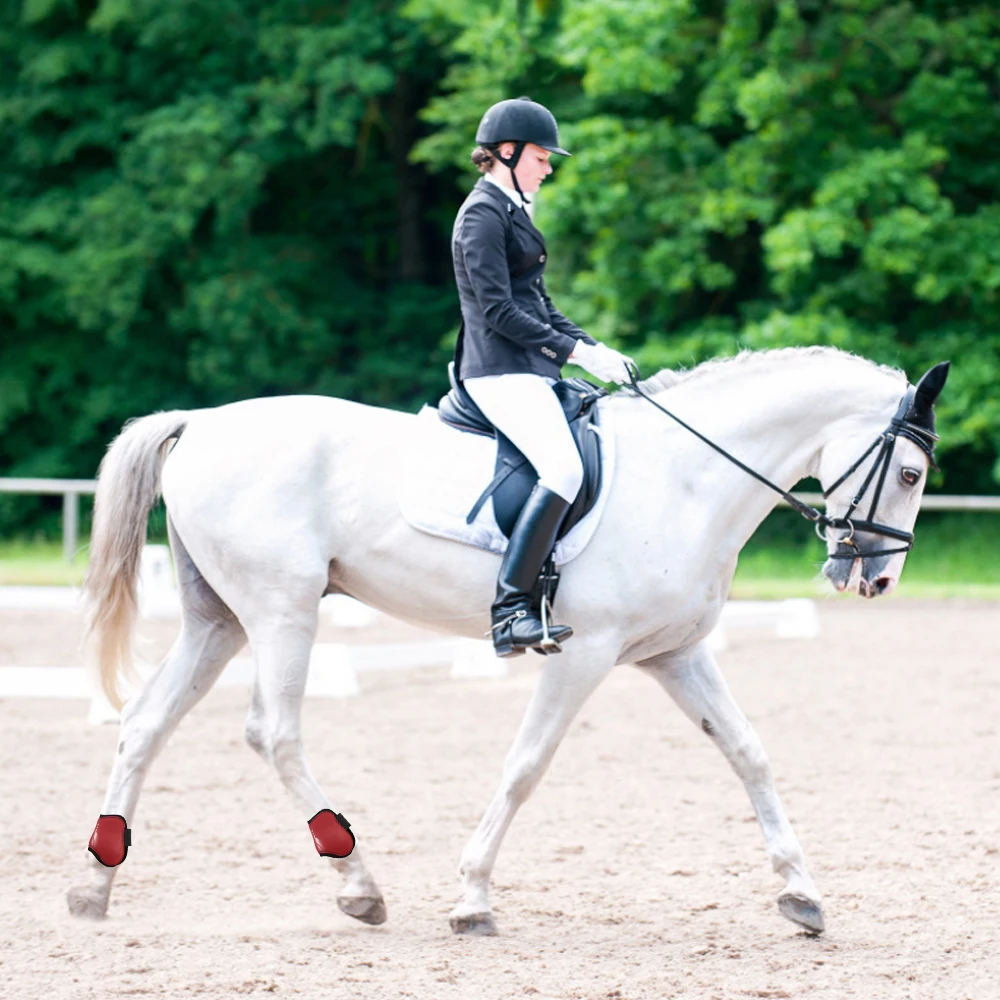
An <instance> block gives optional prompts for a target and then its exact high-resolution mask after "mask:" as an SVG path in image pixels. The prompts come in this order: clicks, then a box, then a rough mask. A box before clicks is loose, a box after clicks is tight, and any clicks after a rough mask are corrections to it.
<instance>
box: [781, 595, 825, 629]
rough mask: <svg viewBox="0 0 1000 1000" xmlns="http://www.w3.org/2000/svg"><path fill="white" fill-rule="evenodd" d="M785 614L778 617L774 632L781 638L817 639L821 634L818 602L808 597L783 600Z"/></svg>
mask: <svg viewBox="0 0 1000 1000" xmlns="http://www.w3.org/2000/svg"><path fill="white" fill-rule="evenodd" d="M781 603H782V606H783V608H784V612H785V613H784V614H783V615H782V616H781V618H779V619H778V624H777V626H776V627H775V630H774V634H775V635H776V636H778V638H779V639H817V638H819V634H820V631H821V629H820V624H819V612H818V611H817V610H816V602H815V601H810V600H809V599H808V598H804V597H803V598H790V599H789V600H787V601H782V602H781Z"/></svg>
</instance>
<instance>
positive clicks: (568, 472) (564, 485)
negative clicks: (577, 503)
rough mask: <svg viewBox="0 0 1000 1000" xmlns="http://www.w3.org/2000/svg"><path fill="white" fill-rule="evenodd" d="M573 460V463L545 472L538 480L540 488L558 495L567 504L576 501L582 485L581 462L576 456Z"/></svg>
mask: <svg viewBox="0 0 1000 1000" xmlns="http://www.w3.org/2000/svg"><path fill="white" fill-rule="evenodd" d="M573 458H574V459H575V461H567V462H565V463H564V464H563V466H562V467H561V468H559V469H552V470H546V471H545V473H544V475H542V476H540V477H539V480H538V483H539V485H540V486H544V487H545V489H547V490H551V491H552V492H553V493H558V494H559V496H561V497H562V498H563V499H564V500H565V501H566V502H567V503H572V502H573V501H574V500H575V499H576V495H577V493H579V492H580V487H581V486H582V485H583V462H582V461H581V460H580V456H579V455H578V454H575V453H574V456H573Z"/></svg>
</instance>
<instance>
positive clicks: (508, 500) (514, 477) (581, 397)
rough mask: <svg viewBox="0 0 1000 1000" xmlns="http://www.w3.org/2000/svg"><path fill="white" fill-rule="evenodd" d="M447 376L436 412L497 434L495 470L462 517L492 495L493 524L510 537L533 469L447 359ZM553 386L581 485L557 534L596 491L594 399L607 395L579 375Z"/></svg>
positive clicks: (581, 513) (464, 426) (473, 430)
mask: <svg viewBox="0 0 1000 1000" xmlns="http://www.w3.org/2000/svg"><path fill="white" fill-rule="evenodd" d="M448 379H449V381H450V382H451V392H449V393H448V394H447V395H446V396H443V397H442V398H441V402H440V403H439V404H438V416H440V418H441V419H442V420H443V421H444V422H445V423H446V424H449V425H450V426H452V427H455V428H457V429H458V430H460V431H466V432H468V433H470V434H482V435H483V436H485V437H493V438H496V441H497V460H496V468H495V473H496V474H495V475H494V476H493V479H492V481H491V482H490V484H489V485H488V486H487V487H486V489H485V490H483V492H482V493H481V494H480V496H479V499H478V500H476V502H475V503H474V504H473V506H472V509H471V510H470V511H469V513H468V515H467V516H466V519H465V520H466V522H467V523H468V524H471V523H472V522H473V521H474V520H475V519H476V515H477V514H478V513H479V511H480V510H481V509H482V507H483V504H485V503H486V501H487V500H489V499H490V497H492V498H493V514H494V517H495V518H496V522H497V525H498V526H499V528H500V530H501V531H502V532H503V533H504V535H506V537H507V538H510V535H511V532H512V531H513V530H514V525H515V524H516V523H517V518H518V515H519V514H520V513H521V509H522V508H523V507H524V503H525V501H526V500H527V499H528V494H530V493H531V491H532V489H533V488H534V485H535V483H537V482H538V473H537V472H536V471H535V467H534V466H533V465H532V464H531V463H530V462H529V461H528V459H527V458H525V456H524V453H523V452H522V451H521V450H520V449H519V448H518V447H517V446H516V445H515V444H514V442H513V441H511V440H510V438H508V437H507V436H506V435H505V434H503V433H502V432H501V431H499V430H498V429H497V428H496V427H495V426H494V425H493V424H492V423H491V422H490V420H489V418H488V417H487V416H486V415H485V414H484V413H483V411H482V410H480V409H479V407H478V406H477V405H476V404H475V402H474V400H473V399H472V397H471V396H470V395H469V394H468V392H466V390H465V388H464V387H463V386H462V384H461V383H460V382H459V381H458V379H457V378H455V363H454V362H451V363H449V365H448ZM552 388H553V391H554V392H555V394H556V396H557V397H558V399H559V402H560V404H561V405H562V408H563V413H564V414H565V415H566V421H567V423H568V424H569V429H570V431H571V432H572V434H573V440H574V441H576V447H577V449H578V450H579V452H580V458H581V459H582V460H583V485H582V486H581V487H580V492H579V493H578V494H577V496H576V499H575V500H574V501H573V503H572V505H571V506H570V508H569V510H568V511H567V512H566V518H565V520H564V521H563V524H562V527H561V528H560V529H559V536H558V537H559V538H562V537H563V536H564V535H566V534H567V532H569V530H570V529H571V528H572V527H573V526H574V525H575V524H576V523H577V522H579V521H580V520H581V519H582V518H583V517H585V516H586V514H587V513H588V512H589V511H590V510H591V508H592V507H593V506H594V504H595V503H596V501H597V498H598V496H599V494H600V492H601V448H600V440H599V435H600V429H599V428H600V413H599V411H598V408H597V406H596V405H595V404H596V403H597V400H599V399H600V398H601V397H602V396H606V395H607V391H606V390H605V389H602V388H600V387H599V386H596V385H594V384H593V383H591V382H588V381H587V380H586V379H582V378H567V379H562V380H561V381H559V382H556V384H555V385H554V386H553V387H552Z"/></svg>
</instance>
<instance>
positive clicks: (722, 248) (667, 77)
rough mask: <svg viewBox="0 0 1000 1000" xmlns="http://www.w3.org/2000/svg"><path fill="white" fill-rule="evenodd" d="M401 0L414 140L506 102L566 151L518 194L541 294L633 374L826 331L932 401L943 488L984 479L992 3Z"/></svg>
mask: <svg viewBox="0 0 1000 1000" xmlns="http://www.w3.org/2000/svg"><path fill="white" fill-rule="evenodd" d="M559 6H560V9H561V16H560V18H559V19H558V20H557V21H556V22H555V23H553V19H552V14H551V9H550V5H540V4H535V5H533V4H518V3H514V2H507V3H495V2H490V0H480V2H478V3H477V2H475V0H462V2H461V3H458V2H452V0H412V2H411V4H410V6H409V8H408V10H409V11H410V12H411V13H412V14H414V15H415V16H417V15H419V16H420V17H424V18H428V19H430V18H437V19H438V20H439V21H444V22H447V23H448V24H450V25H451V26H452V28H453V29H455V30H457V32H458V34H457V35H456V36H455V41H454V43H453V46H452V51H453V52H454V54H455V56H456V57H457V59H456V61H455V62H454V63H453V64H452V65H451V67H450V69H449V74H448V76H447V78H446V81H445V83H446V87H445V92H444V93H443V94H442V95H441V96H439V97H437V98H435V99H434V100H433V101H432V102H431V103H430V105H429V107H428V110H427V112H426V114H427V117H428V119H429V120H430V121H432V122H433V123H434V124H436V125H438V126H440V127H441V130H440V132H438V133H436V134H435V135H433V136H431V137H429V138H427V139H425V140H424V141H423V142H422V143H421V144H419V145H418V148H417V153H416V155H417V156H418V157H421V158H423V159H424V160H426V161H427V162H429V163H431V164H433V165H435V166H438V167H441V168H444V167H446V166H452V165H453V164H455V163H457V162H458V160H459V159H460V158H461V157H460V155H459V148H458V147H459V143H457V142H455V141H454V140H453V139H452V138H451V137H452V136H457V135H464V136H468V135H470V134H471V133H472V130H473V129H474V127H475V119H476V116H477V114H478V113H481V109H482V108H483V107H484V106H485V105H486V104H488V103H489V101H490V100H495V99H497V98H499V97H506V96H512V95H513V94H515V93H518V92H525V93H529V94H531V95H532V96H534V97H536V98H538V99H540V100H544V101H546V102H547V103H549V104H550V106H552V107H553V109H554V110H555V111H556V114H557V117H558V118H559V119H560V123H561V125H562V128H563V131H564V132H565V138H566V142H567V143H568V144H569V148H571V149H572V150H573V151H574V156H573V158H572V159H571V160H568V161H566V162H565V163H564V164H562V165H561V166H560V167H559V168H558V174H557V178H556V180H555V181H554V182H553V183H552V185H551V188H550V189H546V190H545V192H544V193H543V195H542V198H541V199H540V223H541V225H542V227H543V229H544V230H545V231H546V233H547V234H548V235H549V236H550V237H551V238H552V243H553V247H554V249H555V252H554V253H553V281H552V286H553V289H554V290H555V291H556V292H558V293H561V295H560V302H561V303H565V305H566V308H567V311H568V312H569V313H570V314H571V315H572V316H573V317H574V318H575V319H576V321H577V322H579V323H581V324H582V325H584V326H585V327H587V328H589V329H590V330H591V331H592V332H594V333H595V334H596V335H598V336H601V337H603V338H605V339H608V340H612V341H619V342H620V343H621V344H622V345H624V346H625V347H627V348H629V349H630V350H632V351H633V352H636V353H637V356H638V358H639V359H640V360H641V361H642V362H643V364H644V365H645V366H646V367H647V368H650V369H653V368H657V367H659V366H661V365H665V364H674V365H675V364H691V363H694V362H696V361H699V360H701V359H702V358H704V357H707V356H711V355H713V354H718V353H731V352H733V351H735V350H736V349H738V348H739V347H741V346H749V347H756V348H760V347H771V346H783V345H792V344H813V343H826V344H833V345H836V346H838V347H842V348H845V349H849V350H854V351H857V352H858V353H861V354H864V355H866V356H868V357H872V358H874V359H876V360H879V361H881V362H885V363H891V364H897V365H900V366H903V367H905V368H906V369H907V371H908V372H909V373H910V374H911V375H912V376H914V377H915V376H916V375H917V374H920V373H921V372H922V371H923V370H924V368H925V367H927V366H928V365H929V364H931V363H933V362H935V361H937V360H941V359H942V358H945V357H950V358H952V359H953V360H954V361H955V366H954V369H953V372H952V377H951V378H950V380H949V384H948V390H947V393H946V395H945V397H944V399H943V400H942V403H941V405H940V407H939V411H940V415H941V424H942V427H943V429H944V430H945V435H946V436H945V441H944V444H943V449H942V450H943V451H951V452H953V455H952V456H950V457H949V458H948V460H947V463H946V469H947V471H948V472H949V473H950V475H949V477H948V480H947V483H948V486H949V487H950V488H955V489H969V490H987V489H991V488H992V489H995V488H996V483H997V482H1000V460H998V459H997V455H998V454H1000V398H998V393H997V390H996V386H997V381H998V376H1000V334H998V333H997V332H996V331H995V329H994V327H993V317H994V315H995V311H996V306H997V289H998V287H1000V266H998V265H1000V206H998V204H997V199H998V195H1000V166H998V165H997V162H996V156H995V150H996V149H997V148H1000V112H998V100H997V98H998V96H1000V92H998V86H997V70H998V58H1000V10H998V9H997V8H996V7H995V5H993V4H989V3H978V4H962V5H956V4H951V3H942V2H936V0H927V2H912V3H900V2H889V0H835V2H825V0H729V2H707V0H703V2H698V0H628V2H621V0H564V2H563V3H562V4H561V5H559Z"/></svg>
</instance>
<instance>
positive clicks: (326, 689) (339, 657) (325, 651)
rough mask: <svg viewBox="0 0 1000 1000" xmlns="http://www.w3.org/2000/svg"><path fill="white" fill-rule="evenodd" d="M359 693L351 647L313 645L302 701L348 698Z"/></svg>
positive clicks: (320, 643) (333, 643)
mask: <svg viewBox="0 0 1000 1000" xmlns="http://www.w3.org/2000/svg"><path fill="white" fill-rule="evenodd" d="M360 693H361V688H360V687H359V686H358V675H357V671H356V670H355V666H354V657H353V655H352V649H351V647H350V646H345V645H343V644H342V643H339V642H318V643H316V645H315V646H313V649H312V656H311V657H310V658H309V677H308V678H307V679H306V691H305V695H306V697H307V698H349V697H351V696H353V695H356V694H360Z"/></svg>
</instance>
